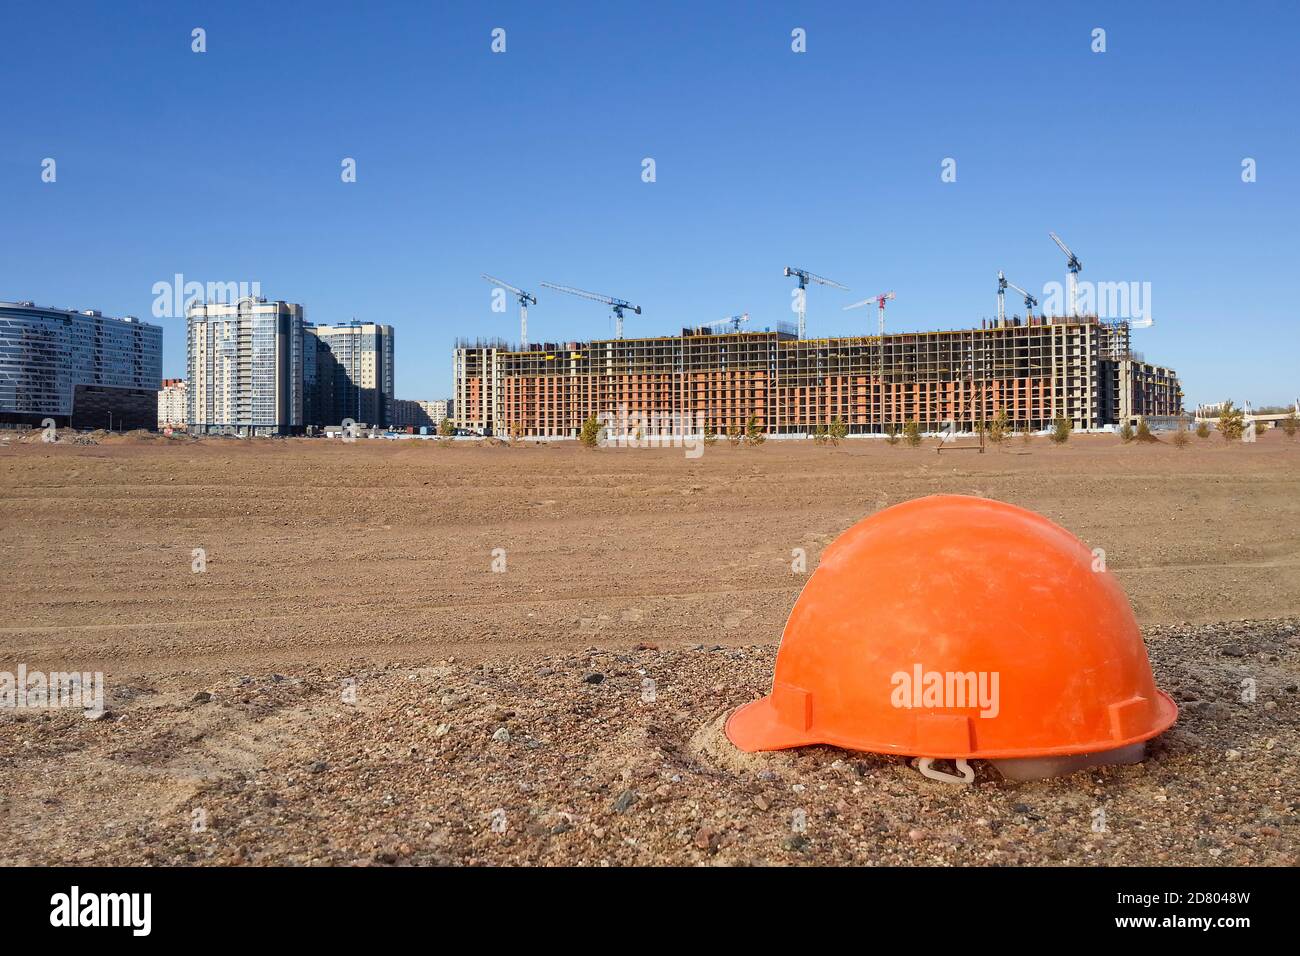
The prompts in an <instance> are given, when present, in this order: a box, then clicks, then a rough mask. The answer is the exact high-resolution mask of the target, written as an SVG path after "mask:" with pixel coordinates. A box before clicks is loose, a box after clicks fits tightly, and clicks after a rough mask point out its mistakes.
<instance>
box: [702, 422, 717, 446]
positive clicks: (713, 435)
mask: <svg viewBox="0 0 1300 956" xmlns="http://www.w3.org/2000/svg"><path fill="white" fill-rule="evenodd" d="M717 443H718V433H717V432H716V431H714V430H713V426H712V425H705V426H704V444H706V445H716V444H717Z"/></svg>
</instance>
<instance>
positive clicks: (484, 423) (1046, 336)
mask: <svg viewBox="0 0 1300 956" xmlns="http://www.w3.org/2000/svg"><path fill="white" fill-rule="evenodd" d="M453 373H454V375H455V388H456V404H457V408H456V416H455V417H456V424H457V426H458V427H460V428H466V429H469V430H472V431H480V432H482V433H484V434H496V435H500V436H509V435H511V434H518V435H520V436H525V437H573V436H576V435H577V434H578V432H579V430H580V429H581V427H582V423H583V421H584V420H585V419H586V417H587V416H589V415H590V414H592V413H596V414H601V413H611V414H612V413H617V412H619V411H620V409H623V410H627V411H629V412H632V413H635V414H643V415H662V416H676V417H677V418H678V419H680V418H682V417H683V416H685V417H688V418H689V419H690V420H692V421H699V422H702V423H703V427H704V428H706V429H709V430H712V431H713V432H714V433H716V434H724V433H726V432H727V431H729V430H735V429H743V428H745V427H746V425H747V424H748V423H749V422H750V421H751V420H752V421H754V422H755V423H756V424H757V426H758V427H759V428H760V429H762V430H763V431H764V432H765V433H767V434H794V435H798V434H809V433H811V432H812V431H814V430H815V429H817V428H818V427H825V426H827V425H829V424H830V423H831V422H832V421H834V420H835V419H839V420H840V421H841V422H843V423H844V424H845V425H846V426H847V428H848V431H849V433H850V434H880V433H882V432H884V431H886V430H887V429H889V428H902V427H903V425H904V424H905V423H906V422H908V421H916V422H917V424H918V425H919V427H920V428H921V430H922V431H927V432H936V431H940V430H942V429H943V428H945V427H946V426H948V425H949V423H952V425H955V427H956V428H957V430H958V431H970V430H973V429H974V428H976V427H977V426H978V425H979V424H980V423H981V422H987V421H991V420H992V419H994V418H995V417H996V416H997V415H998V414H999V413H1000V412H1001V411H1002V410H1006V412H1007V415H1008V418H1009V421H1010V424H1011V427H1013V428H1015V429H1018V430H1019V429H1029V430H1042V429H1046V428H1049V427H1051V425H1052V424H1053V422H1055V421H1056V420H1057V419H1059V418H1065V419H1068V420H1069V421H1070V422H1071V423H1072V425H1073V427H1074V428H1076V429H1101V428H1104V427H1106V426H1109V425H1115V424H1118V423H1119V422H1121V421H1124V420H1127V419H1128V418H1132V417H1135V416H1143V415H1177V414H1180V413H1181V411H1182V389H1181V387H1180V385H1179V383H1178V379H1177V376H1176V375H1175V373H1174V372H1173V371H1172V370H1170V369H1167V368H1162V367H1160V366H1155V365H1151V364H1149V363H1146V362H1145V361H1143V360H1142V359H1141V358H1140V357H1138V356H1135V355H1134V354H1133V353H1132V352H1131V350H1130V349H1129V327H1128V325H1127V323H1122V322H1121V323H1103V322H1100V321H1098V320H1097V319H1096V318H1095V317H1093V318H1076V319H1070V320H1065V319H1059V318H1058V319H1035V320H1032V321H1024V322H1022V321H1020V320H1008V321H1006V322H1004V323H1001V324H994V325H992V326H991V327H986V328H972V329H960V330H951V331H937V332H907V333H893V334H889V335H886V336H885V337H884V338H883V339H881V338H880V337H878V336H861V337H845V338H830V339H798V338H796V337H795V336H794V335H791V334H789V333H785V332H782V331H766V332H733V333H716V332H712V331H710V330H707V329H683V333H682V335H680V336H658V337H652V338H641V339H611V340H598V341H592V342H565V343H541V344H538V345H533V346H530V347H529V348H527V349H511V348H509V347H506V346H504V345H503V344H502V343H496V342H484V341H478V342H473V343H471V342H468V341H466V340H461V341H460V342H458V343H457V344H456V347H455V349H454V351H453Z"/></svg>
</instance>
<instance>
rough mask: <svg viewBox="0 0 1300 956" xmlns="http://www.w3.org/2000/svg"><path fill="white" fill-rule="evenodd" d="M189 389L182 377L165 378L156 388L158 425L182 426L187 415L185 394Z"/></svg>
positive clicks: (166, 426)
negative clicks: (159, 386)
mask: <svg viewBox="0 0 1300 956" xmlns="http://www.w3.org/2000/svg"><path fill="white" fill-rule="evenodd" d="M188 394H189V389H187V388H186V387H185V379H183V378H165V379H163V380H162V388H160V389H159V390H158V427H159V428H160V429H161V428H184V427H185V425H186V419H187V417H188V416H189V409H188V408H187V403H186V396H187V395H188Z"/></svg>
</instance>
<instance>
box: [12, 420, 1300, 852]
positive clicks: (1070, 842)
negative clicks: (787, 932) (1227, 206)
mask: <svg viewBox="0 0 1300 956" xmlns="http://www.w3.org/2000/svg"><path fill="white" fill-rule="evenodd" d="M0 490H2V491H3V499H2V500H0V528H2V529H3V538H0V560H2V561H3V568H4V571H3V575H2V576H0V612H2V613H0V670H6V669H7V670H9V671H14V670H16V669H17V666H18V664H20V663H23V664H26V666H27V667H28V668H29V669H41V668H43V669H46V670H72V669H77V670H102V671H104V672H105V674H106V678H107V683H108V696H109V707H110V713H109V715H108V716H107V717H106V718H105V719H102V720H98V721H89V720H85V719H84V718H82V717H81V716H79V715H74V714H72V713H68V712H64V713H54V714H30V713H28V714H14V713H3V714H0V862H7V863H18V862H21V863H49V862H93V863H146V862H160V863H176V862H179V863H185V862H204V863H207V862H227V863H234V862H254V863H263V862H265V863H273V862H294V863H312V862H319V863H371V862H377V863H401V862H416V863H428V862H446V863H511V862H536V863H546V864H571V863H583V864H599V863H603V862H609V863H614V864H623V863H696V862H714V863H751V862H753V863H758V862H762V863H801V862H805V863H830V862H852V863H863V864H865V863H881V864H890V863H921V864H924V863H938V862H951V863H963V864H979V863H1067V862H1068V863H1175V864H1202V863H1203V864H1241V865H1248V864H1249V865H1258V864H1274V865H1275V864H1295V863H1296V862H1297V857H1298V855H1300V854H1298V852H1297V846H1298V844H1300V841H1297V835H1298V831H1297V827H1296V825H1295V821H1296V819H1297V816H1296V812H1295V811H1296V804H1297V786H1296V783H1295V781H1296V778H1297V769H1298V766H1297V765H1298V763H1300V761H1298V760H1297V746H1298V745H1300V731H1298V729H1297V717H1296V706H1295V705H1296V700H1297V694H1296V681H1297V677H1298V676H1300V674H1298V670H1300V669H1298V668H1297V657H1298V656H1300V619H1298V618H1300V573H1297V572H1300V520H1298V519H1300V495H1298V494H1297V493H1298V492H1300V440H1298V441H1288V440H1287V439H1286V438H1285V437H1284V436H1283V435H1281V434H1278V433H1274V434H1269V435H1266V436H1264V437H1263V438H1262V439H1261V440H1260V441H1259V442H1258V443H1256V444H1254V445H1231V446H1229V445H1226V444H1225V443H1223V442H1222V441H1221V440H1220V439H1219V438H1217V436H1216V437H1213V438H1211V439H1208V440H1205V441H1199V440H1195V441H1194V443H1193V445H1192V446H1190V447H1188V448H1185V449H1178V448H1174V447H1171V446H1170V445H1168V444H1153V445H1136V444H1133V445H1122V444H1121V443H1119V441H1118V440H1117V439H1115V438H1108V437H1090V438H1083V437H1078V436H1076V437H1075V438H1074V439H1072V440H1071V442H1070V443H1069V444H1068V445H1066V446H1065V447H1054V446H1051V445H1050V443H1048V442H1047V441H1046V440H1045V439H1042V438H1038V439H1035V440H1034V441H1033V442H1031V443H1029V444H1024V443H1022V442H1021V441H1020V440H1019V439H1013V440H1012V441H1010V442H1008V443H1007V444H1006V445H1005V446H1004V447H1003V448H1002V449H1000V450H996V451H991V452H990V453H988V454H985V455H977V454H974V453H972V452H952V451H948V452H944V453H943V454H936V452H935V449H934V446H933V445H927V446H925V447H922V448H919V449H909V448H905V447H895V448H890V447H888V446H885V445H884V444H883V443H875V442H872V443H867V442H850V443H847V444H845V445H841V446H839V447H837V448H831V447H825V448H822V447H815V446H812V445H811V444H809V443H798V444H795V443H785V442H768V443H767V444H766V445H764V446H762V447H759V448H739V449H736V448H730V447H728V446H727V444H726V443H725V442H721V443H719V444H717V445H715V446H712V447H710V448H708V449H707V450H706V451H705V454H704V455H703V456H702V457H700V458H698V459H694V460H691V459H687V458H685V456H684V455H683V454H682V452H681V451H680V450H678V451H671V450H641V449H601V450H597V451H589V450H586V449H582V448H579V447H577V446H575V445H570V444H565V445H542V446H536V445H521V446H518V447H505V446H502V447H479V446H477V445H474V444H465V443H457V444H455V445H454V446H453V445H444V444H438V443H425V442H401V443H398V442H380V441H362V442H357V443H355V444H343V443H330V442H324V441H317V442H308V441H256V442H243V441H239V440H236V439H224V440H221V439H213V440H205V441H200V442H194V441H190V440H178V439H172V440H166V439H161V438H158V439H140V440H133V439H131V438H110V439H105V440H102V441H101V442H100V443H99V444H95V445H89V444H71V443H59V444H54V445H48V444H41V443H20V442H16V441H10V442H8V443H0ZM935 492H953V493H962V494H978V495H984V496H987V497H993V498H998V499H1002V500H1005V501H1010V502H1013V503H1016V504H1020V505H1023V506H1026V507H1029V508H1033V509H1035V510H1037V511H1040V512H1042V513H1043V514H1045V515H1047V516H1048V517H1051V518H1052V519H1054V520H1056V521H1058V522H1060V523H1061V524H1063V525H1064V526H1065V527H1067V528H1069V529H1071V530H1072V531H1074V532H1075V533H1077V534H1078V535H1080V536H1081V537H1082V538H1083V539H1084V540H1085V541H1087V542H1088V543H1089V544H1090V545H1091V546H1094V547H1100V548H1103V549H1104V550H1105V552H1106V561H1107V564H1108V566H1109V567H1110V569H1111V570H1112V571H1114V572H1115V573H1116V574H1117V575H1118V577H1119V579H1120V581H1121V583H1122V584H1123V585H1124V587H1125V588H1126V590H1127V591H1128V593H1129V595H1130V598H1131V600H1132V603H1133V605H1134V608H1135V610H1136V612H1137V614H1138V617H1139V620H1140V621H1141V622H1142V623H1143V625H1144V629H1145V632H1146V636H1147V640H1148V645H1149V649H1150V653H1151V657H1152V662H1153V667H1154V668H1155V671H1156V676H1157V680H1158V681H1159V682H1160V683H1161V685H1162V686H1163V687H1165V689H1166V690H1168V691H1170V693H1172V694H1173V695H1174V697H1175V698H1176V699H1177V700H1179V702H1180V706H1181V707H1182V716H1181V718H1180V721H1179V723H1178V725H1177V726H1176V727H1175V728H1174V729H1173V730H1172V731H1170V732H1169V733H1168V734H1166V735H1165V736H1164V737H1163V738H1161V739H1160V740H1159V741H1158V742H1156V744H1154V745H1153V747H1152V753H1151V757H1150V759H1149V760H1148V761H1147V763H1145V764H1143V765H1140V766H1136V767H1126V768H1111V769H1104V770H1089V771H1083V772H1080V773H1077V774H1074V775H1072V776H1070V777H1066V778H1062V779H1058V780H1054V781H1047V782H1040V783H1032V784H1011V783H1007V782H1005V781H1003V780H1001V778H1000V777H999V776H998V775H997V774H996V772H994V771H993V770H992V769H991V768H988V767H983V766H981V767H980V778H979V780H978V782H977V785H976V786H974V787H969V788H954V787H948V786H945V785H942V784H937V783H932V782H929V781H926V780H924V779H923V778H921V777H920V776H919V774H917V773H916V771H915V770H913V769H912V768H910V767H909V766H907V764H906V763H905V762H904V761H902V760H900V759H895V758H885V757H878V756H873V755H866V754H853V753H845V752H839V751H835V750H832V749H829V748H809V749H808V750H805V751H800V752H795V753H784V754H771V755H757V756H744V755H741V754H739V753H737V752H736V751H735V750H734V749H733V748H731V747H730V745H729V744H727V742H726V741H725V738H723V737H722V736H721V735H720V720H721V718H722V717H723V716H725V714H726V713H727V712H728V710H729V709H730V708H732V707H734V706H736V705H737V704H740V703H743V702H745V701H747V700H750V699H752V698H753V697H756V696H758V695H760V694H762V693H764V692H765V691H766V690H767V687H768V685H769V684H770V681H771V670H772V660H773V655H774V652H775V645H776V642H777V639H778V638H779V635H780V631H781V626H782V624H783V623H784V619H785V616H786V615H787V614H788V613H789V610H790V607H791V605H792V604H793V602H794V599H795V597H796V596H797V594H798V591H799V588H800V587H801V586H802V584H803V582H804V580H805V579H806V574H797V573H794V572H793V571H792V567H791V562H792V558H793V552H794V549H803V551H805V552H806V555H807V567H808V569H809V571H811V570H812V569H813V568H815V566H816V561H817V557H818V555H819V554H820V552H821V550H822V548H823V547H824V546H825V545H826V544H827V543H829V542H830V541H831V540H833V539H834V537H835V536H836V535H838V534H839V533H840V532H841V531H843V530H844V529H845V528H847V527H848V526H849V525H851V524H852V523H854V522H855V521H857V520H859V519H860V518H862V517H864V516H866V515H868V514H871V513H873V512H874V511H876V510H878V509H880V508H882V507H885V506H887V505H889V504H894V503H897V502H899V501H903V500H906V499H909V498H913V497H916V496H919V495H924V494H931V493H935ZM195 549H203V552H204V558H205V560H206V567H205V570H203V571H202V572H201V573H195V572H194V571H193V570H192V567H193V562H194V550H195ZM494 565H495V567H497V568H504V570H500V571H494ZM595 675H600V678H599V680H597V678H596V677H595ZM647 679H650V680H653V681H654V682H655V685H654V686H655V693H654V695H653V696H654V700H645V699H643V697H644V696H645V690H644V688H645V686H646V685H645V683H644V682H645V681H646V680H647ZM1247 679H1249V680H1250V681H1252V682H1254V683H1253V686H1254V687H1255V688H1256V689H1257V694H1256V697H1255V699H1253V700H1243V699H1242V697H1243V694H1242V682H1243V681H1244V680H1247ZM1099 811H1103V812H1102V813H1099ZM1098 827H1100V829H1101V832H1095V830H1096V829H1097V828H1098Z"/></svg>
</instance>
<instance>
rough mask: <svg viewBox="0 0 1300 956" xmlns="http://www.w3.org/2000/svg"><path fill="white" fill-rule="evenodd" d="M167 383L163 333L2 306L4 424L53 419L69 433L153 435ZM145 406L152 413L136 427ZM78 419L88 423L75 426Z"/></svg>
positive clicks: (21, 305)
mask: <svg viewBox="0 0 1300 956" xmlns="http://www.w3.org/2000/svg"><path fill="white" fill-rule="evenodd" d="M161 381H162V328H161V327H160V326H157V325H152V324H150V323H148V322H141V321H140V320H139V319H136V318H134V317H131V316H128V317H126V318H120V319H119V318H112V317H110V316H106V315H103V314H102V313H100V312H95V311H90V310H87V311H82V312H78V311H76V310H73V309H51V308H46V307H44V306H38V305H35V304H33V303H31V302H0V422H5V423H9V424H29V425H39V424H40V423H41V420H42V419H45V418H53V419H54V421H55V423H56V424H58V425H64V426H66V425H76V426H78V427H81V426H85V427H108V426H109V425H110V423H111V425H112V427H114V428H117V427H123V428H153V427H155V425H156V402H157V392H158V386H159V383H160V382H161ZM146 392H148V393H150V396H151V397H150V396H145V395H144V393H146ZM79 397H80V398H81V399H82V401H83V407H82V408H81V409H78V408H77V400H78V398H79ZM92 400H93V403H94V405H93V417H90V416H91V409H90V405H89V404H88V403H89V402H91V401H92ZM145 405H151V406H152V409H153V410H150V411H149V412H148V414H147V415H145V416H144V419H145V420H143V421H137V419H139V418H140V417H141V413H142V410H143V408H144V406H145ZM115 411H116V412H118V416H117V418H116V420H114V418H113V414H114V412H115ZM79 412H80V418H82V419H85V420H82V421H78V420H77V419H78V417H79ZM101 419H102V420H101Z"/></svg>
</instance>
